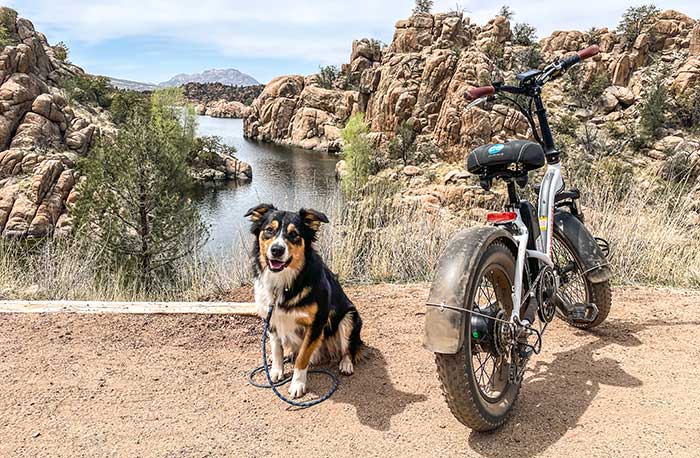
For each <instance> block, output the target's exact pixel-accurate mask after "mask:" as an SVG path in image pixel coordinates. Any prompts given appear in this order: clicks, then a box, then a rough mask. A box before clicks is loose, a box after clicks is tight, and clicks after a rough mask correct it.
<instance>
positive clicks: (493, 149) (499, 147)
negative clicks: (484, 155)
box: [489, 143, 506, 154]
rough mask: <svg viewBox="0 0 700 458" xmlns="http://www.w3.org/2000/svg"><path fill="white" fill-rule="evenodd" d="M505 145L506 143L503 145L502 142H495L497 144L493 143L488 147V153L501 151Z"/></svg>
mask: <svg viewBox="0 0 700 458" xmlns="http://www.w3.org/2000/svg"><path fill="white" fill-rule="evenodd" d="M505 147H506V145H504V144H503V143H497V144H495V145H493V146H492V147H491V148H489V154H498V153H500V152H501V151H503V148H505Z"/></svg>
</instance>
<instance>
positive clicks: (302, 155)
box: [194, 116, 338, 253]
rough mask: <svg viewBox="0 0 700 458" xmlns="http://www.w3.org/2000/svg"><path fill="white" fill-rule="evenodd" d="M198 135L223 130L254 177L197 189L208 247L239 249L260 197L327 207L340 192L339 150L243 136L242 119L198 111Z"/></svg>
mask: <svg viewBox="0 0 700 458" xmlns="http://www.w3.org/2000/svg"><path fill="white" fill-rule="evenodd" d="M198 121H199V127H198V134H199V135H218V136H219V137H221V138H222V139H223V140H224V142H225V143H227V144H229V145H233V146H235V147H236V149H238V153H236V155H237V156H238V158H239V159H241V160H243V161H245V162H248V163H249V164H250V165H251V166H252V167H253V181H252V182H251V183H244V184H236V183H233V182H231V183H228V184H226V185H224V186H221V187H211V186H207V187H201V188H199V189H198V190H197V191H196V192H195V195H194V198H195V201H196V202H197V205H198V207H199V209H200V212H201V214H202V217H203V218H204V220H205V222H206V223H207V225H208V226H209V231H210V238H209V241H208V242H207V245H206V251H207V252H209V253H217V252H221V250H227V251H228V250H231V249H235V248H237V247H238V245H239V243H238V242H239V240H240V237H241V236H244V237H248V235H247V234H248V223H247V221H246V220H245V218H243V215H244V214H245V212H246V210H248V209H249V208H250V207H253V206H255V205H256V204H258V203H260V202H272V203H274V204H275V205H276V206H278V207H279V208H285V209H295V210H296V209H298V208H299V207H311V208H316V209H318V210H321V211H328V210H329V209H330V206H331V203H332V202H333V200H334V199H335V198H336V193H337V185H336V182H335V164H336V162H337V161H338V157H337V156H336V155H334V154H327V153H319V152H314V151H307V150H303V149H300V148H291V147H285V146H278V145H272V144H267V143H258V142H252V141H249V140H246V139H244V138H243V121H242V120H240V119H219V118H210V117H206V116H199V117H198Z"/></svg>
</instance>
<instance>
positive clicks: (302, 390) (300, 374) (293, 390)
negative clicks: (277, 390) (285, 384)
mask: <svg viewBox="0 0 700 458" xmlns="http://www.w3.org/2000/svg"><path fill="white" fill-rule="evenodd" d="M289 394H290V395H291V396H292V398H300V397H302V396H304V394H306V369H294V375H293V376H292V383H290V384H289Z"/></svg>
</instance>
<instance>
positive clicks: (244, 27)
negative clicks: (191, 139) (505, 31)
mask: <svg viewBox="0 0 700 458" xmlns="http://www.w3.org/2000/svg"><path fill="white" fill-rule="evenodd" d="M504 3H505V4H508V5H509V6H510V7H511V9H512V10H514V11H515V13H516V16H515V18H514V21H515V22H529V23H530V24H532V25H534V26H535V27H536V28H537V31H538V35H539V36H540V37H543V36H547V35H549V34H550V33H551V32H552V31H554V30H572V29H578V30H585V29H587V28H590V27H591V26H596V27H610V28H614V27H615V26H616V25H617V23H618V22H619V19H620V16H621V15H622V12H623V11H624V10H625V9H626V8H628V7H629V6H636V5H638V4H641V3H645V0H641V1H640V2H635V1H630V0H588V1H585V2H572V1H567V0H512V1H507V0H500V1H496V2H494V1H493V0H491V1H484V0H462V1H461V2H459V3H457V2H455V1H454V0H437V1H436V2H435V7H434V11H436V12H440V11H450V10H452V9H455V8H456V7H460V8H461V9H464V10H465V15H466V16H469V17H470V18H471V20H472V22H476V23H478V24H485V23H486V22H487V21H488V20H489V19H490V18H492V17H493V16H494V15H495V14H496V13H497V11H498V10H499V9H500V6H501V5H502V4H504ZM654 3H655V4H656V5H657V6H658V7H660V8H661V9H676V10H679V11H682V12H684V13H685V14H688V15H689V16H691V17H693V18H695V19H698V18H700V1H698V0H663V1H661V0H659V1H656V2H654ZM3 4H4V5H6V6H10V7H12V8H14V9H16V10H18V12H19V14H20V16H21V17H25V18H28V19H30V20H32V22H34V24H35V26H36V28H37V30H39V31H40V32H43V33H45V34H46V35H47V37H48V39H49V42H51V43H56V42H58V41H63V42H65V43H66V44H67V45H68V47H69V48H70V60H71V61H72V62H73V63H75V64H76V65H79V66H81V67H83V68H84V69H85V70H86V71H88V72H89V73H92V74H101V75H107V76H111V77H116V78H123V79H129V80H135V81H142V82H150V83H158V82H162V81H166V80H168V79H170V78H171V77H172V76H174V75H176V74H178V73H198V72H201V71H203V70H206V69H211V68H237V69H238V70H241V71H242V72H244V73H248V74H250V75H252V76H253V77H255V78H256V79H258V80H259V81H260V82H262V83H266V82H268V81H269V80H270V79H271V78H273V77H275V76H278V75H286V74H303V75H306V74H311V73H315V72H316V71H318V67H319V66H320V65H331V64H332V65H340V64H342V63H345V62H347V61H348V60H349V56H350V48H351V45H352V40H354V39H358V38H363V37H368V38H376V39H379V40H382V41H384V42H385V43H390V42H391V38H392V36H393V32H394V24H395V23H396V21H397V20H399V19H403V18H406V17H408V16H409V15H410V13H411V9H412V8H413V5H414V2H413V0H294V1H290V0H267V1H265V0H257V1H250V0H246V1H242V0H196V1H192V0H112V1H99V0H4V1H3Z"/></svg>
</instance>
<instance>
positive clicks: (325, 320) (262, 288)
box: [245, 204, 362, 398]
mask: <svg viewBox="0 0 700 458" xmlns="http://www.w3.org/2000/svg"><path fill="white" fill-rule="evenodd" d="M245 216H246V217H250V219H251V221H252V226H251V232H252V233H253V234H254V235H255V244H254V246H253V253H252V258H253V259H252V261H253V272H254V274H255V302H256V304H257V306H258V313H259V314H260V316H261V317H262V318H263V319H264V318H266V317H267V310H268V307H269V306H270V305H272V306H273V307H274V311H273V313H272V319H271V320H270V344H271V347H272V368H271V370H270V376H271V378H272V381H273V382H276V381H278V380H281V379H282V377H283V371H284V369H283V359H284V354H285V351H286V352H287V354H288V355H290V356H293V357H294V375H293V376H292V382H291V383H290V385H289V393H290V394H291V395H292V396H293V397H295V398H296V397H300V396H303V395H304V393H306V374H307V370H308V367H309V364H316V363H318V362H320V361H322V360H324V359H326V358H332V359H340V365H339V368H340V372H342V373H343V374H347V375H349V374H352V373H353V371H354V364H355V363H356V362H357V358H358V355H359V352H360V347H361V346H362V341H361V340H360V329H361V328H362V320H361V319H360V315H359V314H358V312H357V309H356V308H355V306H354V305H353V303H352V302H350V300H349V299H348V297H347V296H346V295H345V293H344V292H343V289H342V288H341V286H340V283H338V280H337V278H336V277H335V275H334V274H333V273H332V272H331V271H330V269H328V267H326V265H325V264H324V263H323V261H322V260H321V257H320V256H319V255H318V253H317V252H316V250H315V249H314V247H313V243H314V242H315V241H316V234H317V232H318V229H319V227H320V225H321V223H327V222H328V218H327V217H326V215H324V214H323V213H320V212H317V211H314V210H305V209H301V210H300V211H299V212H298V213H293V212H287V211H280V210H277V209H276V208H275V207H273V206H272V205H268V204H263V205H258V206H257V207H254V208H251V209H250V210H248V213H246V215H245Z"/></svg>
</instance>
